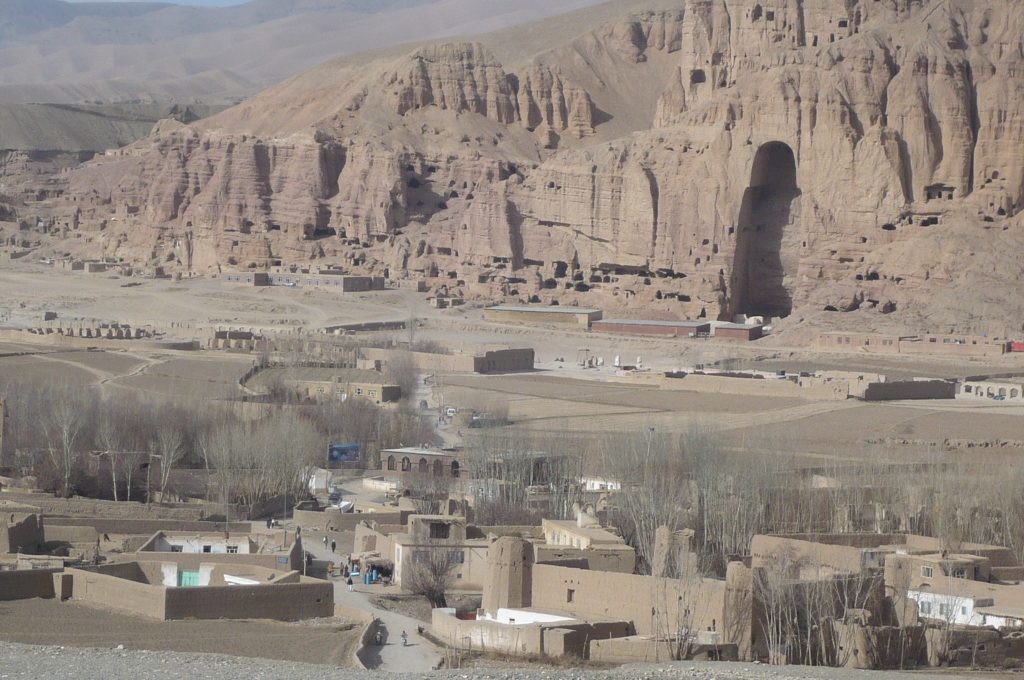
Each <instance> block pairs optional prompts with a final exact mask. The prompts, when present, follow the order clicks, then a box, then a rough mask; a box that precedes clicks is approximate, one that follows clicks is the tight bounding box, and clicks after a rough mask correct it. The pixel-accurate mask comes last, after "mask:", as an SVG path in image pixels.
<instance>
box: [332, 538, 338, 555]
mask: <svg viewBox="0 0 1024 680" xmlns="http://www.w3.org/2000/svg"><path fill="white" fill-rule="evenodd" d="M331 552H332V553H333V552H338V542H337V541H333V540H332V541H331Z"/></svg>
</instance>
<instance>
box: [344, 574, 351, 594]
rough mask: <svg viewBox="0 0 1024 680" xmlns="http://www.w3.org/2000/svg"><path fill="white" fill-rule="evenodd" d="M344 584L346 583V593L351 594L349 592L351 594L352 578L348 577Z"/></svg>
mask: <svg viewBox="0 0 1024 680" xmlns="http://www.w3.org/2000/svg"><path fill="white" fill-rule="evenodd" d="M345 583H347V584H348V592H350V593H351V592H352V577H351V576H349V577H348V581H346V582H345Z"/></svg>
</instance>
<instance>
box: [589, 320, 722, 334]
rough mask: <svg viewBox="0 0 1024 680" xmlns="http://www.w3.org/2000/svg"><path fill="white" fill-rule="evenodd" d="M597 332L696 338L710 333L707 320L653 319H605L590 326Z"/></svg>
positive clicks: (709, 325)
mask: <svg viewBox="0 0 1024 680" xmlns="http://www.w3.org/2000/svg"><path fill="white" fill-rule="evenodd" d="M590 328H591V330H593V331H595V332H597V333H620V334H622V335H654V336H658V337H670V338H696V337H705V336H708V335H710V334H711V324H710V323H709V322H707V321H658V320H653V319H605V320H602V321H595V322H593V323H592V324H591V326H590Z"/></svg>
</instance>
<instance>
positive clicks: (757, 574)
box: [753, 552, 881, 666]
mask: <svg viewBox="0 0 1024 680" xmlns="http://www.w3.org/2000/svg"><path fill="white" fill-rule="evenodd" d="M808 570H810V571H811V572H813V575H812V578H799V576H800V575H801V574H802V573H806V572H807V571H808ZM880 589H881V577H880V576H878V575H867V574H863V573H857V574H841V575H835V574H829V573H824V571H823V569H822V568H820V567H819V566H818V565H814V564H809V563H808V561H807V560H806V559H801V558H798V557H796V556H794V555H793V554H791V553H789V552H782V553H781V554H778V555H774V556H773V559H772V560H770V561H768V563H767V564H766V566H764V567H760V568H756V569H754V572H753V598H754V601H755V602H757V603H758V605H759V609H760V611H759V616H757V617H756V619H755V621H754V625H755V626H758V627H759V628H760V632H761V635H762V636H763V640H764V642H765V645H766V646H767V650H766V651H767V653H768V657H769V659H770V660H771V661H772V662H773V663H781V664H788V663H797V664H803V665H810V666H844V665H846V664H847V662H848V661H849V659H850V655H851V654H852V653H853V650H854V649H855V647H854V645H851V644H844V641H843V639H842V638H843V635H844V631H845V630H846V629H845V627H844V624H845V623H846V622H847V621H848V619H849V618H850V617H852V616H856V615H858V614H859V613H860V612H861V611H863V610H866V609H868V608H869V605H870V603H871V600H872V598H873V597H877V596H878V594H879V593H880Z"/></svg>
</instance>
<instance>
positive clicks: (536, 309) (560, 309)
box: [487, 305, 601, 314]
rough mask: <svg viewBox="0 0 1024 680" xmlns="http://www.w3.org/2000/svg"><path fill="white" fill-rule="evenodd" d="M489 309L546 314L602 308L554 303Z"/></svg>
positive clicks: (592, 312) (492, 308) (587, 311)
mask: <svg viewBox="0 0 1024 680" xmlns="http://www.w3.org/2000/svg"><path fill="white" fill-rule="evenodd" d="M487 310H488V311H496V312H543V313H545V314H594V313H596V312H600V311H601V310H600V309H593V308H591V307H561V306H559V305H552V306H550V307H527V306H525V305H495V306H494V307H488V308H487Z"/></svg>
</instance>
